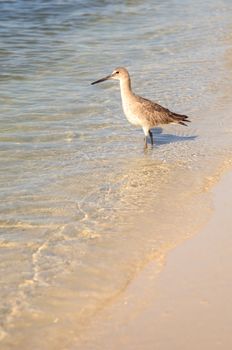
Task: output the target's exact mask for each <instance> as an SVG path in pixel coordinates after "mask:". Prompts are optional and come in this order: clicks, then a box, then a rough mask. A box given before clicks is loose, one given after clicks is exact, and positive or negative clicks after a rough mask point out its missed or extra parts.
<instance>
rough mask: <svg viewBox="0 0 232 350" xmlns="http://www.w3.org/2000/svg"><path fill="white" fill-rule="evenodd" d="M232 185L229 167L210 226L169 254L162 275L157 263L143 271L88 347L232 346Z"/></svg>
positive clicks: (216, 192) (176, 349) (164, 349)
mask: <svg viewBox="0 0 232 350" xmlns="http://www.w3.org/2000/svg"><path fill="white" fill-rule="evenodd" d="M231 185H232V172H231V171H229V172H228V171H227V172H226V174H224V175H223V177H222V179H221V180H220V181H219V183H218V184H217V185H216V186H214V187H213V189H212V190H211V195H212V201H213V211H212V215H211V218H210V220H209V221H208V223H207V224H206V226H205V227H204V228H203V229H201V230H200V232H199V233H198V234H197V235H196V236H195V237H193V238H192V239H190V240H187V241H185V242H184V243H183V244H182V245H180V246H178V247H177V248H176V249H174V250H173V251H172V252H171V253H170V254H169V255H168V258H167V261H166V264H165V267H164V268H163V269H162V271H161V272H160V273H158V278H157V272H158V267H157V266H155V264H154V263H150V264H149V265H148V266H147V267H146V268H145V270H144V271H143V272H142V273H140V274H139V276H138V277H137V278H136V279H135V281H134V282H133V283H132V284H131V285H130V286H129V288H128V289H127V290H126V291H125V293H124V295H123V296H121V297H120V298H119V300H118V302H117V303H116V304H115V305H114V306H113V307H112V308H111V309H110V310H108V311H107V312H105V313H104V315H103V317H102V320H99V319H98V320H97V322H96V325H95V326H94V325H93V330H92V337H91V338H92V339H89V342H88V341H87V342H86V343H85V348H86V349H93V348H94V349H100V348H101V349H112V350H113V349H125V350H130V349H131V350H132V349H144V350H151V349H159V350H169V349H170V350H171V349H172V350H182V349H191V350H192V349H210V350H214V349H215V350H216V349H218V350H219V349H220V350H226V349H230V348H231V347H232V333H231V324H232V302H231V295H232V279H231V268H232V236H231V232H232V218H231V207H232V186H231ZM193 215H194V213H193ZM99 322H100V324H101V326H100V327H99ZM93 339H95V344H94V347H93V342H92V340H93ZM88 344H89V345H88Z"/></svg>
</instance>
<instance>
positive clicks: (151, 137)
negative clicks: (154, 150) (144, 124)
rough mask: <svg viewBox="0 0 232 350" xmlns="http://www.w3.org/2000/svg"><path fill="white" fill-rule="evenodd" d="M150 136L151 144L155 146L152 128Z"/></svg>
mask: <svg viewBox="0 0 232 350" xmlns="http://www.w3.org/2000/svg"><path fill="white" fill-rule="evenodd" d="M149 136H150V139H151V145H152V146H153V144H154V142H153V135H152V132H151V130H149Z"/></svg>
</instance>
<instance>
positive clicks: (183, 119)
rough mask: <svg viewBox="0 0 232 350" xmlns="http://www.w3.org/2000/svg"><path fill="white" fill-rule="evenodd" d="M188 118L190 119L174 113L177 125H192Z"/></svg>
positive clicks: (173, 116)
mask: <svg viewBox="0 0 232 350" xmlns="http://www.w3.org/2000/svg"><path fill="white" fill-rule="evenodd" d="M188 118H189V117H188V116H187V115H184V114H177V113H172V119H173V123H176V124H181V125H185V126H188V125H187V124H185V123H186V122H187V123H191V121H190V120H189V119H188Z"/></svg>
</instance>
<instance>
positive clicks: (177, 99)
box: [0, 0, 232, 349]
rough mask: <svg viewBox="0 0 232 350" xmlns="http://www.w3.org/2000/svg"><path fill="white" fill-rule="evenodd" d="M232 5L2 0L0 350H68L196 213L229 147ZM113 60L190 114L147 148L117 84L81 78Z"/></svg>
mask: <svg viewBox="0 0 232 350" xmlns="http://www.w3.org/2000/svg"><path fill="white" fill-rule="evenodd" d="M231 14H232V4H231V2H230V1H220V0H213V1H210V2H202V1H194V2H193V1H190V0H188V1H181V0H176V1H168V0H166V1H145V2H144V1H125V2H124V1H118V2H117V3H115V2H113V1H74V0H72V1H35V2H28V1H1V3H0V34H1V35H0V42H1V48H0V62H1V73H0V84H1V85H0V89H1V93H0V100H1V105H0V122H1V131H0V147H1V148H0V150H1V152H0V162H1V168H0V185H1V192H0V197H1V201H0V208H1V217H0V230H1V234H0V244H1V264H0V269H1V275H0V276H1V277H0V283H1V286H2V287H1V289H0V300H1V302H0V325H1V340H2V347H1V348H2V349H31V348H33V349H64V348H65V349H71V348H72V347H73V346H74V347H75V346H76V344H78V341H79V339H80V338H81V337H82V335H83V334H86V332H87V334H88V324H89V323H90V322H91V319H93V318H94V317H95V315H96V314H97V313H98V312H99V310H101V309H102V308H104V307H107V305H108V304H109V303H112V302H113V301H114V298H116V297H117V296H118V295H120V293H121V292H122V291H123V290H124V289H125V288H126V287H127V286H128V284H129V283H130V281H131V280H132V279H133V278H134V276H135V275H136V273H138V271H140V270H141V269H142V268H143V266H144V265H145V264H146V263H147V262H148V261H150V260H151V259H154V260H157V261H160V260H162V259H163V257H164V256H166V254H167V252H168V250H169V249H171V248H172V247H174V246H175V245H176V244H178V243H179V242H181V241H182V240H183V239H186V238H187V237H188V236H189V235H191V234H193V233H194V230H196V229H197V227H198V225H200V224H201V223H202V222H203V221H204V219H205V217H206V216H207V212H208V207H207V201H206V200H205V198H204V194H205V192H207V189H206V187H207V186H205V185H204V184H205V182H207V181H210V179H214V177H215V172H217V171H218V169H221V168H223V166H224V164H225V162H229V161H230V159H231V151H232V138H231V133H232V119H231V112H230V110H231V109H230V96H231V86H230V81H231V67H232V65H231V59H230V54H231ZM119 65H120V66H125V67H127V68H128V69H129V71H130V73H131V77H132V87H133V88H134V90H135V91H136V93H138V94H141V95H142V96H145V97H147V98H151V99H153V100H155V101H156V102H158V103H161V104H163V105H164V106H166V107H168V108H170V109H172V110H174V111H176V112H179V113H185V114H187V115H189V116H190V119H191V120H192V123H191V125H190V126H189V127H188V128H184V127H180V126H168V127H167V128H164V129H160V128H158V129H157V130H156V131H155V134H154V136H155V137H154V138H155V144H156V146H155V148H154V149H153V150H149V151H148V152H147V153H144V151H143V134H142V131H141V130H137V129H134V128H133V127H132V126H130V125H129V124H128V123H127V120H126V119H125V117H124V115H123V113H122V108H121V101H120V93H119V85H118V84H117V83H116V82H106V83H104V84H101V85H97V86H94V87H93V86H91V85H90V83H91V82H92V81H93V80H95V79H98V78H101V77H102V76H105V75H108V74H110V73H111V71H112V70H113V69H114V68H115V67H116V66H119ZM212 181H213V180H212ZM196 202H197V203H198V204H199V205H198V207H197V208H196V207H195V205H196ZM192 213H194V215H192Z"/></svg>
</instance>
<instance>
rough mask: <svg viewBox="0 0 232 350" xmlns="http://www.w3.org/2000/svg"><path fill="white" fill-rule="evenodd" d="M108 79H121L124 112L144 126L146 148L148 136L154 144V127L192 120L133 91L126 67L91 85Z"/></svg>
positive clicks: (135, 122) (137, 124)
mask: <svg viewBox="0 0 232 350" xmlns="http://www.w3.org/2000/svg"><path fill="white" fill-rule="evenodd" d="M106 80H119V82H120V90H121V100H122V107H123V111H124V114H125V116H126V118H127V120H128V121H129V123H131V124H132V125H134V126H137V127H142V129H143V132H144V135H145V136H144V148H145V149H146V148H147V147H148V143H147V139H148V137H150V142H151V147H153V145H154V139H153V134H152V131H151V129H153V128H154V127H156V126H158V125H162V124H173V123H174V124H180V125H185V126H187V124H186V122H190V120H189V119H188V118H189V117H188V116H187V115H183V114H178V113H174V112H171V111H170V110H169V109H167V108H165V107H163V106H161V105H159V104H158V103H156V102H153V101H150V100H148V99H146V98H144V97H141V96H139V95H136V94H135V93H134V92H133V91H132V88H131V79H130V75H129V72H128V70H127V69H126V68H124V67H117V68H116V69H114V70H113V72H112V73H111V74H110V75H107V76H106V77H104V78H101V79H99V80H96V81H94V82H92V83H91V85H94V84H98V83H101V82H103V81H106Z"/></svg>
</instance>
